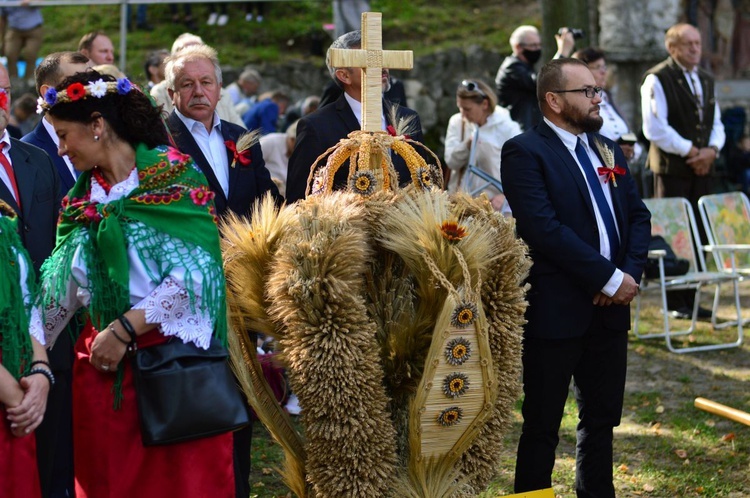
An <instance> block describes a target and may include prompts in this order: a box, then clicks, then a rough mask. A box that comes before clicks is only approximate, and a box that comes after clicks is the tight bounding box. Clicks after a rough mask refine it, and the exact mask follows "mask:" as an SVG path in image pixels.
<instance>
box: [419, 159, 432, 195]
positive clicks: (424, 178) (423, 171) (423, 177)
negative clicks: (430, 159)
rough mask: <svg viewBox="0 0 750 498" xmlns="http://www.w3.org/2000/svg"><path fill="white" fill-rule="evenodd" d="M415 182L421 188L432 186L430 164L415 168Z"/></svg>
mask: <svg viewBox="0 0 750 498" xmlns="http://www.w3.org/2000/svg"><path fill="white" fill-rule="evenodd" d="M417 182H419V186H420V187H422V189H423V190H429V189H431V188H432V186H433V182H432V173H431V172H430V166H429V165H428V166H427V167H422V166H420V167H418V168H417Z"/></svg>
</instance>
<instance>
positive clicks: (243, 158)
mask: <svg viewBox="0 0 750 498" xmlns="http://www.w3.org/2000/svg"><path fill="white" fill-rule="evenodd" d="M164 73H165V76H166V82H167V90H168V92H169V96H170V97H171V98H172V102H173V104H174V110H173V111H172V113H171V114H170V115H169V117H168V118H167V126H168V127H169V131H170V132H171V134H172V137H173V138H174V141H175V143H176V145H177V148H178V149H180V151H181V152H183V153H185V154H188V155H189V156H191V157H192V158H193V160H194V161H195V162H196V164H197V165H198V167H200V169H201V170H202V171H203V173H204V174H205V175H206V179H207V180H208V184H209V186H210V187H211V190H212V191H213V192H214V193H215V194H216V197H214V201H215V203H216V212H217V214H218V215H219V216H223V215H225V214H226V213H228V212H229V211H232V212H234V213H236V214H238V215H241V216H250V214H251V210H252V207H253V203H254V202H255V200H256V199H259V198H261V197H262V196H264V195H265V194H266V192H271V195H272V196H273V197H274V198H275V200H276V202H277V204H281V202H282V201H283V199H282V198H281V196H280V195H279V190H278V188H277V187H276V184H275V183H273V181H272V180H271V174H270V173H269V172H268V170H267V169H266V165H265V162H264V161H263V152H262V151H261V148H260V144H259V143H256V144H255V145H253V146H252V147H251V148H250V149H249V150H247V151H244V152H235V151H233V150H232V149H233V148H235V146H236V143H237V140H238V139H239V137H240V135H242V134H243V133H245V132H246V130H245V129H244V128H242V127H240V126H237V125H235V124H232V123H229V122H227V121H224V120H221V119H219V115H218V114H217V113H216V104H217V103H218V102H219V98H220V92H221V68H220V66H219V59H218V57H217V55H216V50H214V49H213V48H211V47H209V46H207V45H193V46H190V47H186V48H184V49H182V50H180V51H179V52H177V53H176V54H174V55H172V56H170V57H168V58H167V59H166V67H165V69H164ZM251 437H252V425H249V426H248V427H246V428H244V429H241V430H239V431H236V432H235V433H234V475H235V490H236V495H237V498H240V497H242V498H246V497H247V496H248V495H249V494H250V482H249V481H250V443H251Z"/></svg>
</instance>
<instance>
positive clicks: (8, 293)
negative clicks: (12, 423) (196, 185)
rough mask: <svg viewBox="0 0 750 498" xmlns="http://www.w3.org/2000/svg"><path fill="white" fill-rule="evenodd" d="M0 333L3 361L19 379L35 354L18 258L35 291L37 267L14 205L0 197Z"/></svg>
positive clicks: (30, 291) (28, 281) (32, 293)
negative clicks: (19, 229)
mask: <svg viewBox="0 0 750 498" xmlns="http://www.w3.org/2000/svg"><path fill="white" fill-rule="evenodd" d="M0 213H2V216H0V266H2V269H0V336H2V343H0V348H2V360H3V361H2V364H3V366H4V367H5V368H6V369H7V370H8V372H10V374H11V375H13V377H15V378H16V380H18V379H20V378H21V376H22V375H23V374H24V372H25V371H26V369H28V367H29V365H30V363H31V357H32V354H33V350H32V346H31V336H30V335H29V312H30V309H31V300H29V302H28V303H26V302H24V299H23V291H22V288H21V268H20V265H19V258H21V259H23V261H24V262H25V264H26V288H27V289H28V291H29V293H30V294H31V295H32V296H33V295H34V292H35V282H36V280H35V278H34V267H33V266H32V264H31V259H30V258H29V255H28V253H27V252H26V249H24V247H23V245H21V239H20V238H19V237H18V232H17V231H16V230H17V218H16V216H15V213H14V212H13V209H12V208H11V207H10V206H8V205H7V204H6V203H4V202H3V201H0Z"/></svg>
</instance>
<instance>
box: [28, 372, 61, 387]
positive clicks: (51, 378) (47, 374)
mask: <svg viewBox="0 0 750 498" xmlns="http://www.w3.org/2000/svg"><path fill="white" fill-rule="evenodd" d="M35 374H41V375H44V376H45V377H47V380H48V381H49V386H50V387H52V386H54V385H55V376H54V374H53V373H52V372H50V371H49V370H47V369H46V368H32V369H31V370H29V373H28V374H26V377H29V376H30V375H35Z"/></svg>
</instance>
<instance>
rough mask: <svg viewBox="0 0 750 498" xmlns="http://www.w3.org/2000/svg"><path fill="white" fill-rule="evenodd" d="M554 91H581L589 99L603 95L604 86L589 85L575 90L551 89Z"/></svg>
mask: <svg viewBox="0 0 750 498" xmlns="http://www.w3.org/2000/svg"><path fill="white" fill-rule="evenodd" d="M550 91H551V92H552V93H573V92H581V93H582V94H584V95H585V96H586V98H587V99H593V98H594V97H595V96H599V97H601V96H602V87H600V86H587V87H586V88H576V89H575V90H550Z"/></svg>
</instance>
